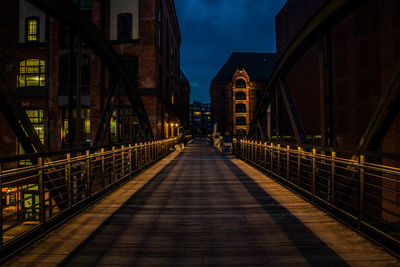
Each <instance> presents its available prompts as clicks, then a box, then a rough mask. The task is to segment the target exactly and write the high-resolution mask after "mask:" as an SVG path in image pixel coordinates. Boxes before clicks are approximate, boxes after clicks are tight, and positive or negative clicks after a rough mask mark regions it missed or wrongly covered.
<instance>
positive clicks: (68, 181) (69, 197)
mask: <svg viewBox="0 0 400 267" xmlns="http://www.w3.org/2000/svg"><path fill="white" fill-rule="evenodd" d="M67 162H68V163H67V198H68V207H69V208H70V207H71V206H72V190H71V185H72V183H71V154H69V153H68V154H67Z"/></svg>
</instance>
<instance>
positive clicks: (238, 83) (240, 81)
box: [235, 79, 246, 88]
mask: <svg viewBox="0 0 400 267" xmlns="http://www.w3.org/2000/svg"><path fill="white" fill-rule="evenodd" d="M235 85H236V88H246V81H245V80H243V79H238V80H236V83H235Z"/></svg>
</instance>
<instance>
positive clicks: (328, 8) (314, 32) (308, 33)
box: [249, 0, 368, 136]
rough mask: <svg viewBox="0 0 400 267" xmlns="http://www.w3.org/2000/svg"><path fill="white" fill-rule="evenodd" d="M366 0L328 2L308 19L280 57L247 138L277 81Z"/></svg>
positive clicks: (331, 0)
mask: <svg viewBox="0 0 400 267" xmlns="http://www.w3.org/2000/svg"><path fill="white" fill-rule="evenodd" d="M367 2H368V1H367V0H328V1H327V2H326V3H325V4H324V5H323V6H322V7H321V8H320V10H319V11H318V12H317V13H316V14H315V15H314V16H313V17H312V18H311V19H310V21H309V22H308V23H307V24H306V25H305V26H304V27H303V29H302V30H301V31H300V32H299V33H298V34H297V36H296V37H295V38H294V40H293V41H292V42H291V43H290V44H289V46H288V47H287V49H286V50H285V52H284V53H283V54H282V55H281V56H280V58H279V60H278V62H277V63H276V66H275V68H274V70H273V72H272V73H271V75H270V78H269V80H268V83H267V85H266V86H265V88H264V90H263V93H262V95H261V98H260V99H259V100H258V102H257V106H256V111H255V115H254V117H253V120H252V123H251V126H250V132H249V136H251V135H252V134H253V132H254V131H255V130H256V127H257V125H256V123H257V120H258V119H259V117H260V116H261V114H262V113H263V111H264V110H265V105H266V103H268V98H269V94H271V92H270V91H271V90H273V88H274V86H275V84H276V82H277V79H279V77H285V75H286V73H287V72H288V71H289V70H290V69H291V67H292V66H293V64H294V63H295V62H297V60H298V59H299V58H300V57H301V56H302V55H304V53H305V52H306V51H307V50H308V49H309V48H310V47H311V45H312V44H313V43H314V42H315V41H316V40H318V38H319V36H320V35H321V34H322V33H323V32H324V31H326V29H329V28H331V27H332V26H333V25H335V24H336V23H338V22H339V21H341V20H342V19H343V18H345V17H346V16H348V14H351V13H352V12H353V11H354V10H356V9H357V8H359V7H360V6H362V5H364V4H365V3H367Z"/></svg>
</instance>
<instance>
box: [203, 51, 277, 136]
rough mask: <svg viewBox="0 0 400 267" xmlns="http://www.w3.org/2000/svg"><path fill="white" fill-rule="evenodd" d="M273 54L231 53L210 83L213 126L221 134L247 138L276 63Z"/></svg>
mask: <svg viewBox="0 0 400 267" xmlns="http://www.w3.org/2000/svg"><path fill="white" fill-rule="evenodd" d="M276 58H277V57H276V54H274V53H232V55H231V57H230V58H229V59H228V61H227V62H226V63H225V64H224V66H223V67H222V68H221V70H220V71H219V72H218V73H217V75H216V76H215V78H214V79H213V80H212V82H211V86H210V96H211V113H212V123H213V125H214V124H215V123H216V124H217V131H218V132H219V133H220V134H221V135H230V134H233V135H234V136H245V135H247V134H248V132H249V126H250V123H251V120H252V118H253V114H254V111H255V108H256V103H257V99H258V97H259V96H260V94H261V92H262V90H263V88H264V87H265V85H266V83H267V81H268V79H269V75H270V73H271V71H272V70H273V68H274V66H275V63H276Z"/></svg>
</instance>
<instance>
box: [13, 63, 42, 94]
mask: <svg viewBox="0 0 400 267" xmlns="http://www.w3.org/2000/svg"><path fill="white" fill-rule="evenodd" d="M33 61H37V63H38V64H37V65H29V64H28V63H31V62H33ZM29 68H31V69H34V70H35V69H36V70H37V71H32V70H30V69H29ZM35 76H36V78H37V84H32V83H31V81H29V80H28V79H27V78H28V77H35ZM22 81H23V82H22ZM45 86H46V61H45V60H43V59H39V58H28V59H24V60H21V61H19V65H18V75H17V87H18V88H23V87H45Z"/></svg>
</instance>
